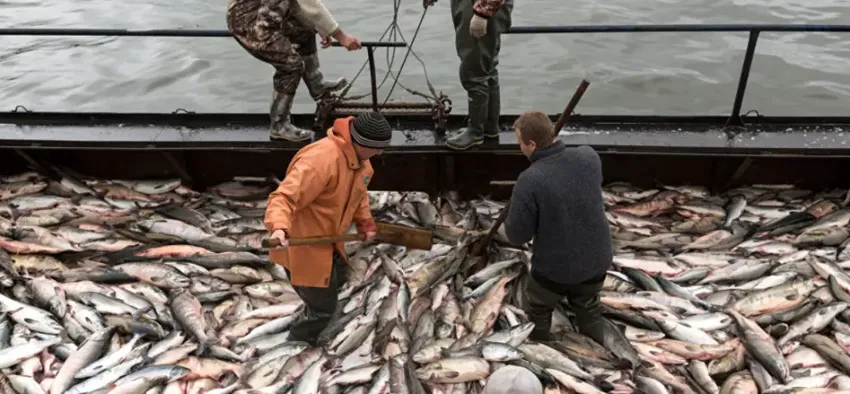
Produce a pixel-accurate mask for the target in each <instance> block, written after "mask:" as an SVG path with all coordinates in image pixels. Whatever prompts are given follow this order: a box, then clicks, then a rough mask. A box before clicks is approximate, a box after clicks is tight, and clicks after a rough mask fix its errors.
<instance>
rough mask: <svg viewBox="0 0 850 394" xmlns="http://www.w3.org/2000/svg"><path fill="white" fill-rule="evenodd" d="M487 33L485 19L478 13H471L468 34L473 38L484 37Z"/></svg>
mask: <svg viewBox="0 0 850 394" xmlns="http://www.w3.org/2000/svg"><path fill="white" fill-rule="evenodd" d="M485 34H487V19H484V18H482V17H480V16H478V15H473V16H472V20H471V21H470V22H469V35H471V36H473V37H475V38H481V37H484V35H485Z"/></svg>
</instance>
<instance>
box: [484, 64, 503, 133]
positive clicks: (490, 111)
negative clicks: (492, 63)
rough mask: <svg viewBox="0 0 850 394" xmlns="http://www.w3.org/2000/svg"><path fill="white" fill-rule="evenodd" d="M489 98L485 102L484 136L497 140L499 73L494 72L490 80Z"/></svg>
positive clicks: (499, 105) (499, 103) (499, 130)
mask: <svg viewBox="0 0 850 394" xmlns="http://www.w3.org/2000/svg"><path fill="white" fill-rule="evenodd" d="M489 91H490V98H489V100H488V101H487V122H486V123H484V136H485V137H488V138H499V132H501V131H502V130H501V129H500V128H499V115H500V114H501V111H502V106H501V105H502V102H501V92H499V72H498V71H494V75H493V76H492V77H491V78H490V86H489Z"/></svg>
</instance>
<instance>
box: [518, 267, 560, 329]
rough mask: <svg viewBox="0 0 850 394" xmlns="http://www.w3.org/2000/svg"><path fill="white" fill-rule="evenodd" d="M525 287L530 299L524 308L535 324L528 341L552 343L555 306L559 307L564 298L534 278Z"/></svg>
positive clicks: (530, 278) (529, 279) (531, 277)
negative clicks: (559, 302)
mask: <svg viewBox="0 0 850 394" xmlns="http://www.w3.org/2000/svg"><path fill="white" fill-rule="evenodd" d="M525 286H526V287H525V294H526V295H527V297H528V298H527V300H528V301H527V302H528V303H527V305H525V308H524V309H525V314H526V315H528V319H529V320H530V321H531V322H532V323H534V328H533V329H532V330H531V334H530V335H529V336H528V339H530V340H532V341H536V342H548V341H551V340H552V333H551V330H552V312H554V311H555V306H556V305H558V301H560V300H561V298H563V296H561V295H560V294H558V293H556V292H554V291H552V290H549V289H548V288H546V287H543V285H541V284H540V283H539V282H538V281H536V280H534V277H533V276H529V278H528V280H527V281H526V282H525Z"/></svg>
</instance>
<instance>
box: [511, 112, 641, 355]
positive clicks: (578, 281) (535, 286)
mask: <svg viewBox="0 0 850 394" xmlns="http://www.w3.org/2000/svg"><path fill="white" fill-rule="evenodd" d="M514 132H515V133H516V136H517V139H518V141H519V146H520V150H522V153H523V154H525V156H527V157H528V158H529V160H530V161H531V166H530V167H529V168H527V169H526V170H525V171H523V172H522V174H520V176H519V178H518V179H517V182H516V185H515V186H514V190H513V196H512V197H511V202H510V207H509V208H508V216H507V218H506V219H505V233H506V234H507V236H508V239H509V240H510V241H511V242H512V243H514V244H517V245H522V244H525V243H527V242H529V241H531V240H532V238H533V239H534V242H533V251H534V255H533V257H532V259H531V278H530V279H529V281H528V282H527V283H528V287H527V289H526V293H527V294H528V305H527V306H526V313H527V314H528V316H529V318H530V319H531V321H532V322H534V325H535V327H534V330H533V331H532V333H531V336H530V339H532V340H536V341H548V340H551V338H550V335H551V334H550V328H551V325H552V312H553V311H554V309H555V306H556V305H557V304H558V301H560V300H561V298H563V297H567V299H568V301H569V304H570V307H571V308H572V310H573V311H574V312H575V315H576V323H577V324H578V328H579V331H580V332H581V333H582V334H584V335H587V336H589V337H591V338H593V339H594V340H595V341H596V342H599V343H600V344H602V345H604V346H605V347H607V348H609V349H611V347H612V346H614V347H617V348H619V347H620V346H621V345H622V343H620V341H625V342H626V343H628V341H627V340H626V339H625V337H622V333H621V332H620V331H619V330H618V329H617V328H616V327H614V326H613V325H612V324H611V323H610V322H608V321H607V320H606V319H604V318H603V317H602V308H601V304H600V301H599V292H600V290H601V289H602V283H603V282H604V281H605V274H606V272H607V271H608V269H609V268H610V267H611V264H612V260H613V252H612V247H611V232H610V230H609V227H608V220H607V218H606V217H605V206H604V203H603V199H602V162H601V160H600V159H599V155H598V154H597V153H596V152H595V151H594V150H593V148H591V147H589V146H580V147H577V148H567V147H566V146H565V145H564V144H563V143H562V142H561V141H558V140H557V139H556V138H557V133H556V132H555V131H554V130H553V126H552V121H551V120H550V119H549V117H548V116H547V115H546V114H544V113H542V112H538V111H528V112H525V113H523V114H522V115H521V116H520V117H519V119H517V120H516V122H515V123H514ZM620 337H622V338H620ZM611 340H614V341H616V342H615V343H613V344H612V343H611V342H609V341H611ZM606 342H607V343H606ZM609 345H612V346H609ZM612 351H613V349H612Z"/></svg>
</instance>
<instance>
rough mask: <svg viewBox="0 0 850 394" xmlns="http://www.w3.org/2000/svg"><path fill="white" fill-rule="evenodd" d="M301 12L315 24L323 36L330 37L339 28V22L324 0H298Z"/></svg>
mask: <svg viewBox="0 0 850 394" xmlns="http://www.w3.org/2000/svg"><path fill="white" fill-rule="evenodd" d="M298 5H299V6H301V13H302V14H303V15H304V17H305V18H306V19H307V21H309V22H310V23H312V24H313V27H315V28H316V31H318V32H319V34H321V35H322V37H329V36H331V35H333V34H334V33H336V31H337V30H339V24H338V23H337V22H336V20H334V18H333V16H331V13H330V12H329V11H328V9H327V8H326V7H325V5H324V4H323V3H322V0H298Z"/></svg>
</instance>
